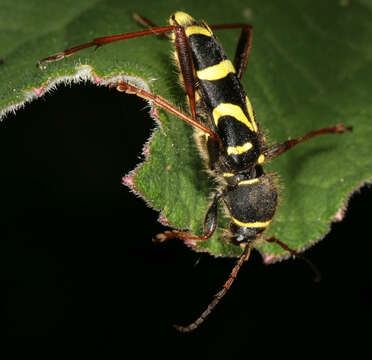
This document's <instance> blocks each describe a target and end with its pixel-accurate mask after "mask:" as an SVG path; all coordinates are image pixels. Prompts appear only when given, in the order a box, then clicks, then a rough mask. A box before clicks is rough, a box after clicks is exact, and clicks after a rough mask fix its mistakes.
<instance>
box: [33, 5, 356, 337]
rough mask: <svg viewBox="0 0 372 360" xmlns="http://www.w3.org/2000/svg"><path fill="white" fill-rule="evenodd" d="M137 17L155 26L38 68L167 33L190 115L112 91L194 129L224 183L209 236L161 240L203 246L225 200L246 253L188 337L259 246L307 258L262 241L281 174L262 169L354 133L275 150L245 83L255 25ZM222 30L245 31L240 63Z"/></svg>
mask: <svg viewBox="0 0 372 360" xmlns="http://www.w3.org/2000/svg"><path fill="white" fill-rule="evenodd" d="M134 18H135V20H137V21H138V22H139V23H141V24H142V25H144V26H146V27H148V29H144V30H141V31H136V32H132V33H126V34H119V35H113V36H105V37H100V38H96V39H94V40H92V41H91V42H88V43H85V44H81V45H78V46H75V47H72V48H70V49H67V50H65V51H63V52H59V53H56V54H54V55H52V56H49V57H46V58H44V59H42V60H40V61H38V63H37V66H38V67H39V68H40V67H41V64H42V63H44V62H51V61H57V60H61V59H63V58H65V57H66V56H69V55H72V54H73V53H75V52H77V51H79V50H82V49H85V48H88V47H100V46H102V45H105V44H109V43H112V42H114V41H119V40H126V39H130V38H135V37H139V36H146V35H168V36H169V37H170V38H171V41H172V43H173V45H174V49H175V52H174V57H175V59H176V62H177V65H178V69H179V72H180V80H181V82H182V84H183V87H184V89H185V92H186V94H187V98H188V103H189V110H190V111H189V114H186V113H184V112H182V111H181V110H179V109H177V108H176V107H174V106H173V105H172V104H171V103H169V102H168V101H167V100H165V99H164V98H162V97H160V96H158V95H156V94H152V93H150V92H148V91H146V90H144V89H142V88H139V87H138V86H135V85H133V84H130V83H128V82H124V81H119V82H117V83H116V84H113V85H111V86H114V87H116V89H117V90H118V91H120V92H125V93H129V94H135V95H137V96H139V97H142V98H144V99H147V100H149V101H151V102H152V103H153V104H154V105H156V106H159V107H161V108H163V109H166V110H167V111H169V112H171V113H173V114H175V115H176V116H178V117H179V118H181V119H182V120H184V121H186V122H187V123H189V124H190V125H192V126H193V127H194V129H195V140H196V143H197V145H198V147H199V150H200V153H201V156H202V158H203V159H204V160H205V162H206V167H207V169H208V170H209V172H210V174H211V175H212V176H213V177H214V178H216V179H217V180H218V183H219V184H221V186H220V188H219V190H218V191H217V192H216V193H215V194H214V196H213V200H212V202H211V204H210V206H209V208H208V210H207V213H206V216H205V220H204V227H203V235H202V236H196V235H194V234H192V233H190V232H187V231H178V230H173V231H166V232H164V233H163V234H159V235H157V240H159V241H163V240H166V239H171V238H179V239H182V240H184V241H203V240H206V239H208V238H210V237H211V236H212V235H213V233H214V232H215V230H216V227H217V224H218V219H217V214H218V208H219V203H220V202H221V201H223V202H224V204H225V207H226V209H227V214H228V216H229V218H230V219H231V222H230V229H229V234H228V235H226V236H227V237H228V238H229V240H230V241H231V242H233V243H234V244H237V245H239V246H241V247H242V254H241V256H240V257H239V259H238V260H237V263H236V265H235V266H234V268H233V270H232V272H231V274H230V276H229V278H228V280H227V281H226V283H225V284H224V285H223V287H222V290H221V291H220V292H218V293H217V294H216V295H215V297H214V299H213V301H212V302H211V303H210V304H209V305H208V307H207V308H206V310H205V311H204V312H203V313H202V314H201V315H200V316H199V317H198V318H197V319H196V320H195V321H194V322H193V323H191V324H190V325H187V326H178V325H176V326H175V327H176V328H177V329H178V330H179V331H182V332H189V331H193V330H195V329H196V328H197V327H198V326H199V325H200V324H201V323H202V322H203V321H204V320H205V318H206V317H207V316H208V315H209V314H210V313H211V311H212V310H213V308H214V307H215V306H216V305H217V303H218V302H219V301H220V300H221V298H222V297H223V296H224V295H225V294H226V292H227V291H228V289H229V288H230V286H231V284H232V283H233V281H234V279H235V278H236V276H237V273H238V271H239V269H240V267H241V266H242V264H243V263H244V261H246V260H247V259H248V257H249V255H250V252H251V249H252V244H254V242H255V241H257V240H258V239H260V240H262V239H263V240H265V241H268V242H275V243H276V244H278V245H279V246H281V247H282V248H283V249H285V250H286V251H288V252H289V253H290V254H292V255H294V256H298V257H300V255H299V254H298V252H297V251H295V250H293V249H290V248H289V247H288V246H287V245H286V244H285V243H283V242H282V241H280V240H279V239H276V238H273V237H270V238H267V237H266V238H265V237H264V236H263V232H264V231H265V230H266V228H267V227H268V226H269V224H270V222H271V221H272V219H273V216H274V214H275V210H276V207H277V198H278V191H277V185H276V181H275V176H274V175H273V174H265V172H264V170H263V167H262V164H263V163H265V162H267V161H269V160H271V159H273V158H275V157H277V156H279V155H280V154H282V153H284V152H285V151H287V150H289V149H291V148H292V147H294V146H295V145H297V144H299V143H301V142H304V141H307V140H309V139H311V138H313V137H315V136H318V135H323V134H334V133H344V132H345V131H346V130H351V127H346V126H344V125H343V124H338V125H335V126H330V127H328V128H322V129H318V130H315V131H310V132H308V133H307V134H305V135H304V136H302V137H300V138H297V139H291V140H287V141H284V142H282V143H279V144H276V145H273V146H269V145H268V144H267V142H266V140H265V135H264V133H263V131H262V129H261V127H260V125H259V124H258V122H257V120H256V116H255V113H254V111H253V108H252V105H251V103H250V101H249V99H248V97H247V95H246V93H245V91H244V89H243V86H242V84H241V79H242V77H243V76H244V72H245V69H246V66H247V62H248V57H249V53H250V50H251V45H252V31H253V28H252V27H251V26H250V25H247V24H244V23H233V24H221V25H210V26H209V25H207V24H206V23H205V22H204V21H197V20H195V19H193V18H192V17H191V16H190V15H188V14H186V13H184V12H181V11H179V12H176V13H174V14H173V15H171V17H170V19H169V25H167V26H162V27H158V26H156V25H155V24H154V23H153V22H151V21H150V20H148V19H146V18H145V17H143V16H140V15H138V14H135V15H134ZM220 29H240V38H239V40H238V44H237V49H236V54H235V58H234V62H233V63H232V62H231V61H230V60H229V59H228V57H227V56H226V53H225V51H224V50H223V48H222V46H221V45H220V43H219V42H218V40H217V38H216V36H215V35H214V33H213V30H220Z"/></svg>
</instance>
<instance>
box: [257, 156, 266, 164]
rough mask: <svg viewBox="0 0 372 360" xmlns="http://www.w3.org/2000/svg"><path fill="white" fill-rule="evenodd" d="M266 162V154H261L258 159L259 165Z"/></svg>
mask: <svg viewBox="0 0 372 360" xmlns="http://www.w3.org/2000/svg"><path fill="white" fill-rule="evenodd" d="M264 161H265V155H264V154H261V155H260V156H259V157H258V159H257V163H258V164H262V163H263V162H264Z"/></svg>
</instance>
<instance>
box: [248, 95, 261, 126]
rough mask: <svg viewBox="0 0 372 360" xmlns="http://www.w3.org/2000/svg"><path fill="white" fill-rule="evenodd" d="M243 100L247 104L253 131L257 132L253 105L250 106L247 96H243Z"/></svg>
mask: <svg viewBox="0 0 372 360" xmlns="http://www.w3.org/2000/svg"><path fill="white" fill-rule="evenodd" d="M245 102H246V104H247V110H248V115H249V117H250V118H251V123H252V125H253V129H254V131H255V132H257V131H258V127H257V124H256V121H255V119H254V113H253V107H252V104H251V102H250V101H249V99H248V96H246V97H245Z"/></svg>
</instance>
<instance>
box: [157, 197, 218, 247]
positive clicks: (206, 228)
mask: <svg viewBox="0 0 372 360" xmlns="http://www.w3.org/2000/svg"><path fill="white" fill-rule="evenodd" d="M222 196H223V193H222V192H216V194H215V195H214V197H213V200H212V203H211V204H210V206H209V208H208V211H207V213H206V214H205V218H204V225H203V235H202V236H197V235H194V234H192V233H191V232H188V231H178V230H172V231H165V232H164V233H161V234H158V235H156V237H155V239H154V241H156V242H163V241H165V240H170V239H181V240H183V241H185V242H193V241H203V240H207V239H209V238H210V237H212V235H213V234H214V232H215V231H216V228H217V224H218V201H219V200H220V199H221V197H222Z"/></svg>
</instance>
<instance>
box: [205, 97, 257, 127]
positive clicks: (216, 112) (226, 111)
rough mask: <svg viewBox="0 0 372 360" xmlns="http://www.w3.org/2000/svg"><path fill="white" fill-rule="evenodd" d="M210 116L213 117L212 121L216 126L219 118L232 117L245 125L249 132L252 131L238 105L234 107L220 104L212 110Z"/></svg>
mask: <svg viewBox="0 0 372 360" xmlns="http://www.w3.org/2000/svg"><path fill="white" fill-rule="evenodd" d="M212 115H213V120H214V123H215V124H216V126H218V120H219V119H220V117H222V116H232V117H233V118H235V119H236V120H238V121H240V122H242V123H243V124H244V125H246V126H247V127H248V128H249V130H251V131H254V128H253V126H252V124H251V123H250V122H249V120H248V118H247V117H246V116H245V114H244V112H243V110H242V109H241V107H240V106H238V105H234V104H230V103H221V104H219V105H217V106H216V107H215V108H214V109H213V112H212Z"/></svg>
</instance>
